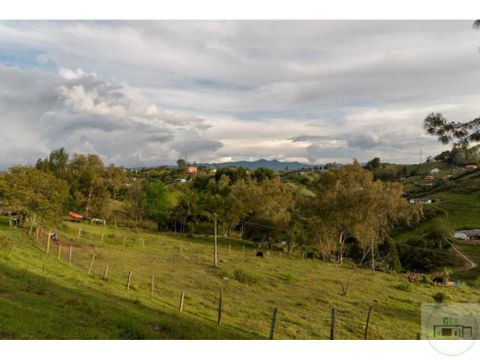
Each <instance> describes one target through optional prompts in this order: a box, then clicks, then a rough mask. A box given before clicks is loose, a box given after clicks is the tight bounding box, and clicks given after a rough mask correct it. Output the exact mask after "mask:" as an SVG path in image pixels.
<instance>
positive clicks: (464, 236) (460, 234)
mask: <svg viewBox="0 0 480 360" xmlns="http://www.w3.org/2000/svg"><path fill="white" fill-rule="evenodd" d="M453 238H454V239H457V240H470V238H469V237H468V235H467V234H464V233H463V232H460V231H457V232H455V233H454V234H453Z"/></svg>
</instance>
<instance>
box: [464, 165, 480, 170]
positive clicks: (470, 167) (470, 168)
mask: <svg viewBox="0 0 480 360" xmlns="http://www.w3.org/2000/svg"><path fill="white" fill-rule="evenodd" d="M464 168H465V169H468V170H475V169H478V165H474V164H471V165H465V166H464Z"/></svg>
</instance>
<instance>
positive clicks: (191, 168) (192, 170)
mask: <svg viewBox="0 0 480 360" xmlns="http://www.w3.org/2000/svg"><path fill="white" fill-rule="evenodd" d="M185 171H186V172H187V173H188V174H196V173H197V172H198V169H197V167H196V166H188V167H187V168H186V169H185Z"/></svg>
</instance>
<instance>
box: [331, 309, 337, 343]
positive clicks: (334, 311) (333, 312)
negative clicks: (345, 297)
mask: <svg viewBox="0 0 480 360" xmlns="http://www.w3.org/2000/svg"><path fill="white" fill-rule="evenodd" d="M336 319H337V310H336V309H335V307H333V308H332V319H331V321H330V340H335V320H336Z"/></svg>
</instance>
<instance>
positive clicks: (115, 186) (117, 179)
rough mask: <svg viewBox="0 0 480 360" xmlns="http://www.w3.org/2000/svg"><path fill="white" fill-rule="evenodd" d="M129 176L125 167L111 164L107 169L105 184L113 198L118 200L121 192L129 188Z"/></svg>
mask: <svg viewBox="0 0 480 360" xmlns="http://www.w3.org/2000/svg"><path fill="white" fill-rule="evenodd" d="M127 183H128V176H127V171H126V170H125V169H124V168H123V167H116V166H114V165H113V164H111V165H110V166H109V167H107V168H106V169H105V186H106V188H107V190H108V191H109V192H110V194H111V197H112V199H113V200H117V197H118V195H119V193H120V192H121V191H122V190H125V189H126V188H127Z"/></svg>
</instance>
